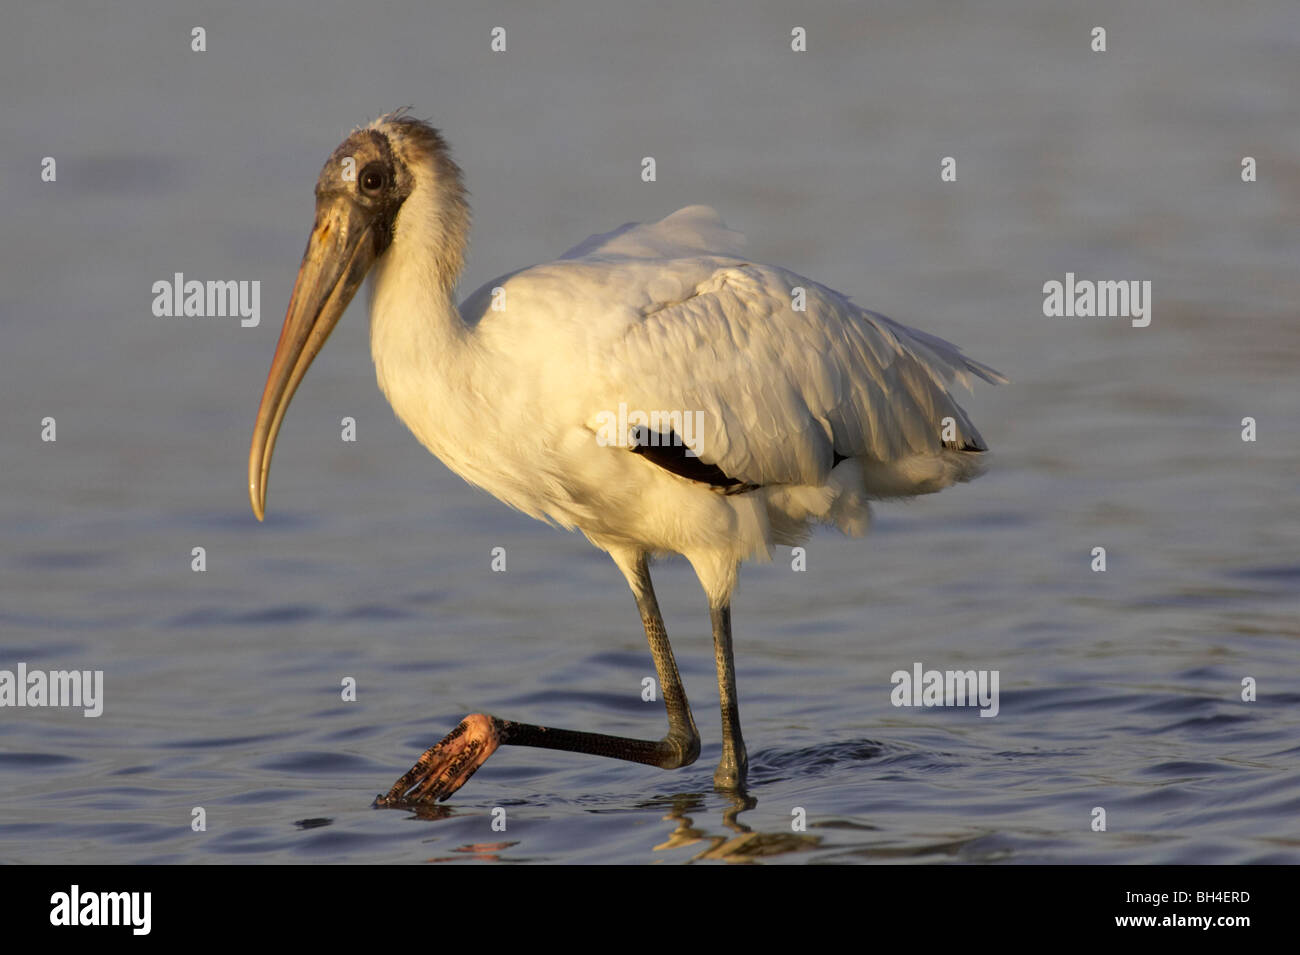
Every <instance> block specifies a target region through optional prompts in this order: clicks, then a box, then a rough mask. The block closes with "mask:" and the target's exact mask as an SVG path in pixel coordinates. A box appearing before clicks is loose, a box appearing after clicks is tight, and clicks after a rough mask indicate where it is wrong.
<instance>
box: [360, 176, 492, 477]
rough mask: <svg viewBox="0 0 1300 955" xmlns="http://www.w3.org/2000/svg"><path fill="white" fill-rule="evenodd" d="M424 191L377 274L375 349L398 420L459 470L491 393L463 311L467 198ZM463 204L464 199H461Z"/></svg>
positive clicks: (407, 208)
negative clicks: (459, 301) (462, 441)
mask: <svg viewBox="0 0 1300 955" xmlns="http://www.w3.org/2000/svg"><path fill="white" fill-rule="evenodd" d="M423 195H424V197H425V198H422V196H421V190H419V189H417V190H416V191H415V192H414V193H413V194H412V195H411V196H410V197H409V198H408V199H407V200H406V203H405V204H404V205H403V208H402V211H401V213H399V216H398V219H397V221H396V222H395V223H394V236H393V242H392V244H391V245H390V246H389V248H388V249H387V251H386V252H385V253H384V255H383V256H381V257H380V259H379V260H378V261H377V262H376V263H375V266H374V268H373V270H372V272H371V303H370V351H371V355H372V357H373V358H374V362H375V374H376V377H377V378H378V381H379V387H380V390H381V391H383V393H384V395H385V397H387V398H388V401H389V403H390V404H391V405H392V406H393V410H394V411H395V412H396V413H397V416H398V417H399V418H400V419H401V420H402V421H403V422H404V423H405V424H406V426H407V427H408V428H410V429H411V431H412V432H413V433H414V434H415V436H416V437H417V438H418V439H419V440H420V441H421V443H423V444H424V445H425V447H427V448H429V450H431V451H433V452H434V453H435V454H436V455H438V457H440V458H442V460H443V461H444V462H446V463H447V464H448V465H449V466H451V467H452V469H453V470H456V471H458V472H459V471H461V470H462V468H461V467H458V466H457V465H458V464H461V463H462V462H460V460H459V459H460V458H461V457H462V456H464V455H466V454H468V453H470V452H469V449H466V448H461V447H458V446H456V445H455V444H454V442H455V440H456V436H457V435H463V434H464V433H466V432H467V429H468V428H469V427H471V426H472V423H473V421H474V420H475V419H476V418H477V417H478V416H480V415H482V414H483V413H484V409H482V408H479V407H477V406H476V404H475V401H476V399H477V398H479V397H481V396H482V395H483V394H490V393H492V391H491V389H490V388H489V387H487V386H485V385H484V383H483V382H482V381H481V380H480V379H481V377H482V370H483V367H484V365H485V364H486V363H485V362H483V361H482V360H481V359H480V352H481V351H482V348H481V347H480V343H479V342H478V341H477V340H476V338H475V335H474V331H473V329H471V328H470V327H468V326H467V325H466V324H465V321H464V319H463V318H462V317H461V313H460V309H459V308H457V307H456V301H455V292H456V280H457V278H458V277H459V273H460V269H461V265H462V263H463V261H464V252H465V245H466V233H467V231H468V212H467V211H466V210H465V207H464V202H463V197H462V196H463V194H462V196H451V197H448V196H446V195H443V194H441V193H437V192H433V191H426V192H424V194H423ZM456 200H459V201H456Z"/></svg>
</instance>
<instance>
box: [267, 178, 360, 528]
mask: <svg viewBox="0 0 1300 955" xmlns="http://www.w3.org/2000/svg"><path fill="white" fill-rule="evenodd" d="M370 231H371V221H370V217H369V216H368V215H367V214H366V212H365V210H363V209H361V208H360V207H358V206H357V205H356V204H355V203H353V202H352V201H350V200H349V199H347V198H346V197H337V198H328V199H324V198H323V199H322V200H321V201H320V202H319V203H318V204H317V207H316V227H315V228H314V229H313V230H312V233H311V236H310V237H309V238H308V239H307V251H306V252H304V253H303V257H302V266H301V268H299V270H298V281H297V282H295V283H294V286H293V297H292V298H291V299H290V301H289V311H288V312H287V313H286V314H285V316H284V328H283V329H282V330H281V331H280V342H279V344H278V345H276V346H275V357H274V358H272V359H271V372H270V374H269V375H267V378H266V389H265V390H264V391H263V392H262V404H261V405H260V406H259V407H258V409H257V425H256V426H255V428H254V429H253V446H252V448H251V449H250V450H249V453H248V498H249V500H250V501H251V502H252V504H253V513H254V514H255V515H257V519H258V520H259V521H260V520H261V519H262V518H263V517H264V516H265V514H266V482H267V475H268V474H269V472H270V470H271V453H272V452H273V451H274V450H275V439H276V436H277V435H278V434H279V433H280V422H281V421H283V420H284V413H285V411H286V410H288V408H289V401H290V399H291V398H293V393H294V392H295V391H297V390H298V384H299V382H301V381H302V379H303V376H304V375H305V374H307V369H308V368H309V367H311V363H312V360H313V359H314V358H315V357H316V355H317V354H318V353H319V352H320V350H321V346H323V345H324V344H325V339H327V338H329V335H330V332H332V331H333V330H334V326H335V325H336V324H338V320H339V318H340V316H342V314H343V311H344V310H345V309H346V308H347V307H348V303H349V302H351V301H352V296H353V295H355V294H356V291H357V289H358V288H359V287H360V285H361V282H362V281H363V280H364V279H365V277H366V272H368V271H369V270H370V266H371V264H372V263H373V262H374V260H375V248H374V245H375V244H374V242H373V240H372V238H371V234H370Z"/></svg>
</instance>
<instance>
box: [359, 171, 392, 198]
mask: <svg viewBox="0 0 1300 955" xmlns="http://www.w3.org/2000/svg"><path fill="white" fill-rule="evenodd" d="M360 182H361V191H362V192H364V193H366V194H367V195H371V196H373V195H377V194H378V193H379V192H380V191H381V190H382V189H383V188H384V186H385V184H387V182H388V174H387V172H386V170H385V169H384V167H383V166H381V165H380V164H379V163H371V164H370V165H369V166H367V167H366V168H365V169H363V170H361V176H360Z"/></svg>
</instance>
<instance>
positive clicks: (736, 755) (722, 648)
mask: <svg viewBox="0 0 1300 955" xmlns="http://www.w3.org/2000/svg"><path fill="white" fill-rule="evenodd" d="M709 616H710V618H711V619H712V621H713V656H714V658H715V660H716V661H717V664H718V700H719V702H720V703H721V705H722V759H721V760H719V761H718V768H717V771H716V772H714V774H713V784H714V785H715V786H717V787H718V788H719V789H739V788H741V787H742V786H744V784H745V775H746V773H747V772H748V771H749V756H748V755H747V754H746V753H745V740H744V738H743V737H742V736H741V735H740V700H739V699H738V698H737V697H736V664H735V661H734V660H733V659H732V654H731V604H730V603H725V604H723V605H722V606H720V607H711V608H710V609H709Z"/></svg>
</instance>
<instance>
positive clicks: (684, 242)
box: [560, 206, 745, 260]
mask: <svg viewBox="0 0 1300 955" xmlns="http://www.w3.org/2000/svg"><path fill="white" fill-rule="evenodd" d="M744 245H745V236H744V235H743V234H741V233H739V232H736V231H735V230H734V229H728V228H727V227H726V225H725V224H724V223H723V221H722V217H721V216H719V215H718V213H717V211H716V210H714V209H712V208H710V207H709V206H687V207H686V208H684V209H678V210H677V211H676V212H674V213H673V214H672V215H670V216H667V217H665V218H663V219H660V220H659V221H658V222H628V223H625V224H624V225H621V226H619V227H618V228H617V229H614V230H612V231H610V232H602V233H600V234H599V235H593V236H591V237H589V238H587V239H584V240H583V241H581V242H579V243H578V244H577V245H575V246H574V247H573V248H571V249H570V250H569V251H568V252H565V253H564V255H562V256H560V259H561V260H564V259H591V260H598V259H608V258H629V259H680V258H686V257H688V256H692V255H740V254H741V249H742V248H743V247H744Z"/></svg>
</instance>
